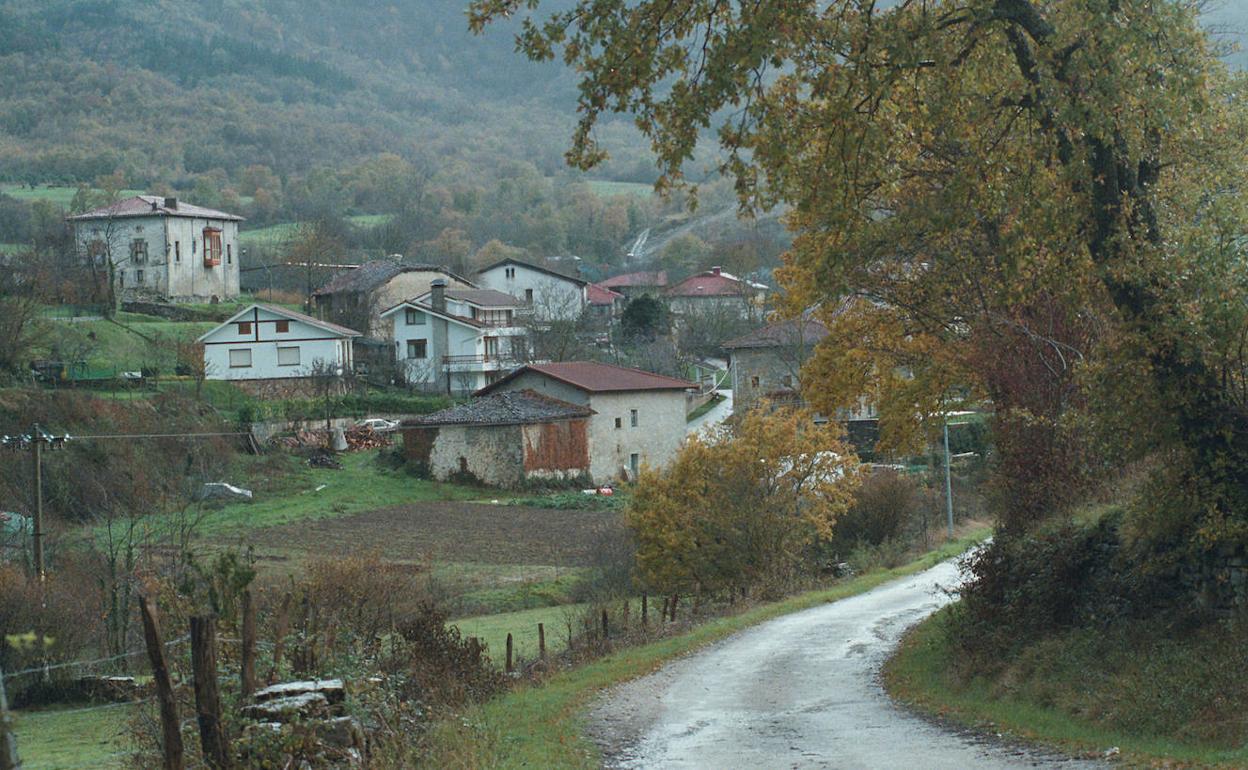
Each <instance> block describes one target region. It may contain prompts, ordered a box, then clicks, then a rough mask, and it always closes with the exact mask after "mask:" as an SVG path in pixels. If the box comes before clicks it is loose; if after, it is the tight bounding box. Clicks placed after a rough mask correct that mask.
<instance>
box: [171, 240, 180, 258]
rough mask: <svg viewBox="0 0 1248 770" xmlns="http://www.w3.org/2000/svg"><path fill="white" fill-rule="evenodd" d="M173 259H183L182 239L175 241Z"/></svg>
mask: <svg viewBox="0 0 1248 770" xmlns="http://www.w3.org/2000/svg"><path fill="white" fill-rule="evenodd" d="M173 261H174V262H181V261H182V241H174V242H173Z"/></svg>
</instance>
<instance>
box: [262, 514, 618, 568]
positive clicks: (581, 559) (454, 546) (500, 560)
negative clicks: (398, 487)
mask: <svg viewBox="0 0 1248 770" xmlns="http://www.w3.org/2000/svg"><path fill="white" fill-rule="evenodd" d="M619 518H620V515H619V514H618V513H615V512H604V511H557V510H549V509H544V508H526V507H522V506H512V505H490V504H484V503H462V502H430V503H413V504H411V505H403V506H397V507H394V508H383V509H381V510H377V511H369V512H367V513H360V514H356V515H353V516H342V517H338V518H333V519H322V520H319V521H304V522H298V523H295V524H284V525H282V526H278V527H270V528H268V529H260V530H254V531H252V532H250V533H249V534H248V537H247V543H248V544H250V545H252V546H254V548H255V550H256V553H257V555H258V556H259V557H260V558H261V559H273V560H280V559H289V558H298V556H299V555H300V554H301V553H302V554H304V555H312V554H316V555H331V556H332V555H338V554H350V553H358V552H359V551H361V550H377V551H380V552H381V554H382V556H383V557H384V558H386V559H388V560H391V561H396V562H408V563H410V562H417V561H423V560H433V561H437V562H475V563H480V564H542V565H552V566H567V567H583V566H588V565H590V564H591V563H592V559H593V552H594V546H595V543H596V542H597V541H598V539H599V536H600V534H601V533H603V532H604V531H606V530H607V529H609V528H611V527H613V526H617V525H618V522H619Z"/></svg>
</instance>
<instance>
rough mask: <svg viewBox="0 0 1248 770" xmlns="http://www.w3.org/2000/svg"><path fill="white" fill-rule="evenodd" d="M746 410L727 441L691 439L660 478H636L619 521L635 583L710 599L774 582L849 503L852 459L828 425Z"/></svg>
mask: <svg viewBox="0 0 1248 770" xmlns="http://www.w3.org/2000/svg"><path fill="white" fill-rule="evenodd" d="M813 417H814V416H813V414H812V413H811V412H808V411H804V410H798V409H789V408H786V409H779V410H776V411H774V412H773V411H768V410H755V411H752V412H750V413H748V414H746V415H745V416H744V417H743V419H742V420H740V422H739V423H738V424H737V426H736V428H735V430H733V431H732V432H731V433H730V432H729V429H727V428H723V429H721V430H720V433H719V434H718V435H716V436H713V437H711V438H709V439H706V438H702V437H699V436H696V435H695V436H691V437H690V438H689V440H688V442H687V443H686V444H685V445H684V446H683V447H682V448H681V450H680V452H679V453H678V454H677V456H676V459H675V460H674V461H673V462H672V464H671V465H670V466H669V467H668V468H667V470H665V471H655V470H652V469H644V470H643V471H642V474H641V478H640V479H639V480H638V484H637V491H636V493H635V494H634V496H633V499H632V501H631V502H630V504H629V508H628V512H627V519H628V524H629V526H630V527H631V528H632V529H633V532H634V534H635V535H636V539H637V569H638V572H639V573H640V575H641V577H642V580H643V582H645V583H646V584H648V585H650V586H651V587H653V588H655V589H658V590H662V591H670V592H679V593H685V592H689V593H701V592H718V591H724V590H732V589H739V588H746V587H749V586H754V585H759V584H761V583H763V582H765V581H768V580H773V579H777V578H784V577H787V576H788V575H789V574H791V571H792V570H793V569H794V568H795V567H797V566H798V562H799V560H800V558H801V554H802V552H803V549H804V548H805V546H807V545H809V544H810V543H812V542H814V541H816V540H820V539H827V538H829V537H831V535H832V525H833V524H834V523H835V522H836V519H837V517H838V516H840V515H841V514H842V513H844V512H845V511H846V510H847V509H848V508H849V505H850V503H851V502H852V499H853V493H854V489H855V488H856V486H857V484H858V473H857V460H856V459H855V457H854V455H853V450H852V449H850V448H849V447H848V445H847V444H846V443H845V442H844V441H843V432H842V430H841V428H840V426H839V424H837V423H828V422H825V423H823V424H817V423H816V422H815V421H814V419H813Z"/></svg>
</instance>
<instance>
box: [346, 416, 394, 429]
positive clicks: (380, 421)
mask: <svg viewBox="0 0 1248 770" xmlns="http://www.w3.org/2000/svg"><path fill="white" fill-rule="evenodd" d="M355 427H357V428H372V429H373V430H375V431H377V432H378V433H388V432H390V431H392V430H394V429H395V428H397V427H399V421H398V420H387V419H386V418H384V417H369V418H368V419H367V420H360V421H359V422H357V423H356V424H355Z"/></svg>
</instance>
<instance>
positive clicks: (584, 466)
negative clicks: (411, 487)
mask: <svg viewBox="0 0 1248 770" xmlns="http://www.w3.org/2000/svg"><path fill="white" fill-rule="evenodd" d="M593 413H594V412H593V410H592V409H590V408H589V407H586V406H580V405H577V404H571V403H568V402H566V401H560V400H558V399H555V398H551V397H549V396H543V395H541V394H539V393H535V392H533V391H531V390H516V391H504V392H500V393H494V394H492V395H488V396H482V397H480V398H474V399H473V400H471V401H469V402H467V403H464V404H458V405H456V406H453V407H451V408H449V409H444V410H442V411H440V412H435V413H434V414H430V415H424V416H422V417H418V418H415V419H412V420H407V421H405V422H404V423H403V426H402V428H401V430H402V433H403V452H404V455H405V456H406V457H407V459H408V461H409V462H414V463H416V464H417V465H420V466H423V468H424V469H425V470H426V471H427V473H428V474H429V476H430V477H431V478H435V479H439V480H446V479H451V478H456V477H463V478H472V479H475V480H476V481H479V482H481V483H484V484H489V485H490V486H496V487H504V488H514V487H518V486H522V485H523V484H524V483H525V482H529V481H550V480H562V481H567V480H572V479H586V480H587V479H588V476H589V439H588V436H589V420H590V418H591V417H592V416H593Z"/></svg>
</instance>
